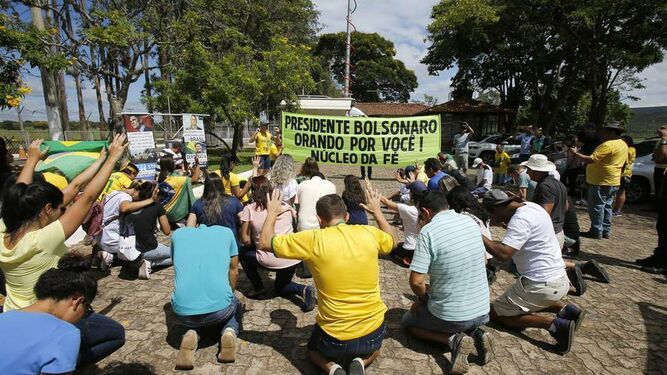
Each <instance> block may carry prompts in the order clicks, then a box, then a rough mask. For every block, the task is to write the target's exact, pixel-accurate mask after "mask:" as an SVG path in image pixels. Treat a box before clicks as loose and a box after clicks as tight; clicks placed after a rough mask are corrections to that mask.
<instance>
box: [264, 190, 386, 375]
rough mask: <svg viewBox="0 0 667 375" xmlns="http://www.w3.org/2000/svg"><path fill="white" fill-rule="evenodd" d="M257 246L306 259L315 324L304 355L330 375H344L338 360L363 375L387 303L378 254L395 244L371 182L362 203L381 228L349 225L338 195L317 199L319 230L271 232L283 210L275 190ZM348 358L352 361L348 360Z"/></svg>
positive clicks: (377, 344) (378, 344) (375, 347)
mask: <svg viewBox="0 0 667 375" xmlns="http://www.w3.org/2000/svg"><path fill="white" fill-rule="evenodd" d="M267 206H268V207H267V211H268V213H267V217H266V221H265V222H264V226H263V227H262V233H261V236H260V249H261V250H264V251H273V252H274V253H275V255H276V256H278V257H280V258H287V259H301V260H303V261H305V262H306V263H307V265H308V268H309V269H310V270H311V272H312V273H313V279H314V281H315V285H316V286H317V297H318V299H319V302H318V306H319V311H318V314H317V317H316V321H317V324H316V325H315V327H314V328H313V333H312V335H311V337H310V340H309V342H308V358H309V359H310V360H311V361H313V363H315V364H316V365H317V366H318V367H320V368H322V369H323V370H324V371H326V373H328V374H335V375H339V374H345V371H344V370H343V369H342V367H341V366H340V365H339V364H338V363H337V362H343V361H345V362H343V363H349V374H363V373H364V367H365V366H368V365H369V364H370V363H371V362H372V361H373V360H374V359H375V358H377V356H378V354H379V350H380V347H381V346H382V340H383V338H384V334H385V330H386V329H385V323H384V314H385V312H386V311H387V306H386V305H385V304H384V302H382V299H381V298H380V285H379V282H378V280H379V267H378V255H379V254H385V255H386V254H389V252H391V250H392V248H393V247H394V246H395V245H394V244H395V243H396V237H395V233H394V230H393V228H392V227H391V226H390V225H389V223H387V220H386V219H385V218H384V216H383V215H382V211H381V209H380V195H379V194H378V193H377V192H375V191H374V190H373V189H372V188H371V187H370V185H369V186H368V187H367V189H366V204H364V205H362V207H364V208H365V209H366V210H367V211H369V212H370V213H371V214H373V216H374V217H375V220H376V221H377V223H378V226H379V228H380V230H379V229H377V228H375V227H371V226H368V225H347V224H346V223H345V222H346V220H347V217H348V214H347V207H346V206H345V203H344V202H343V199H342V198H341V197H339V196H338V195H336V194H330V195H325V196H323V197H322V198H320V199H319V200H318V201H317V204H316V212H317V218H318V221H319V223H320V227H321V228H322V229H312V230H307V231H303V232H299V233H294V234H285V235H274V233H275V223H276V218H277V216H278V215H279V214H280V213H281V211H283V210H284V208H283V206H281V198H280V192H279V191H278V190H274V192H273V195H272V197H271V199H270V201H269V203H268V205H267ZM350 360H351V361H350Z"/></svg>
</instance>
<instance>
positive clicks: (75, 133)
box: [0, 124, 255, 154]
mask: <svg viewBox="0 0 667 375" xmlns="http://www.w3.org/2000/svg"><path fill="white" fill-rule="evenodd" d="M254 131H255V127H254V126H253V124H246V125H244V126H243V127H242V129H241V132H242V137H243V144H247V143H248V139H249V138H250V135H251V134H252V133H253V132H254ZM210 133H212V134H214V135H215V136H211V135H210V134H206V143H207V144H208V147H210V148H215V147H224V143H223V142H221V141H220V140H219V139H218V137H219V138H221V139H223V140H224V141H225V142H226V143H227V144H228V145H229V146H231V145H232V140H233V138H234V127H233V126H231V125H227V124H221V125H218V126H216V127H215V128H214V129H213V130H212V131H210ZM182 136H183V135H182V134H180V133H177V134H175V135H174V136H173V137H170V136H169V134H168V133H167V132H165V131H163V130H155V131H154V132H153V138H154V139H155V144H156V145H157V146H158V147H160V146H162V145H165V143H166V141H168V140H172V139H179V138H181V137H182ZM0 137H2V138H4V139H5V142H6V143H7V149H8V150H9V151H10V152H11V153H13V154H18V151H19V146H21V145H22V146H23V147H25V148H27V147H28V145H30V143H31V142H32V141H33V140H35V139H40V138H41V139H50V138H51V136H50V135H49V131H48V130H46V129H45V130H37V129H30V130H24V131H21V130H5V129H0ZM108 137H109V131H108V130H104V131H102V130H87V131H81V130H68V131H65V132H63V138H64V140H65V141H102V140H106V139H108Z"/></svg>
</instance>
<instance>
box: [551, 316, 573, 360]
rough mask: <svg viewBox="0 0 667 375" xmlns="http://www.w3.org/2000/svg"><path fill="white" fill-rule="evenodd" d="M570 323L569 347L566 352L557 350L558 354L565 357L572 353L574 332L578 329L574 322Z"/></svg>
mask: <svg viewBox="0 0 667 375" xmlns="http://www.w3.org/2000/svg"><path fill="white" fill-rule="evenodd" d="M570 323H571V324H568V327H567V329H568V331H569V335H567V347H566V348H565V350H559V349H556V352H558V354H561V355H565V354H567V353H569V352H570V349H572V344H573V343H574V331H575V328H576V324H575V323H574V322H573V321H570Z"/></svg>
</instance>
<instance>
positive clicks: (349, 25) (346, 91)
mask: <svg viewBox="0 0 667 375" xmlns="http://www.w3.org/2000/svg"><path fill="white" fill-rule="evenodd" d="M351 1H352V2H354V8H350V2H351ZM355 10H357V0H347V17H346V18H345V20H346V21H347V24H346V28H345V31H346V33H347V41H346V42H345V86H344V88H343V95H344V96H345V97H346V98H349V97H350V96H351V94H350V49H351V48H352V44H351V39H352V38H351V37H352V29H354V31H356V27H354V25H353V24H352V21H350V15H351V14H352V13H354V11H355Z"/></svg>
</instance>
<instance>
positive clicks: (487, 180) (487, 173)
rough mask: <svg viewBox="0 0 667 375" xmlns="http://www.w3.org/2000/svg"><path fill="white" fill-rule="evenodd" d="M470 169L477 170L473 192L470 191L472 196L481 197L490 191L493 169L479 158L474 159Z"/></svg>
mask: <svg viewBox="0 0 667 375" xmlns="http://www.w3.org/2000/svg"><path fill="white" fill-rule="evenodd" d="M472 167H473V168H479V170H478V171H477V179H476V186H475V190H473V191H472V195H474V196H475V197H481V196H482V195H483V194H484V193H486V192H487V191H489V190H491V186H492V185H491V184H492V183H493V169H492V168H491V166H489V165H488V164H486V163H485V162H484V160H482V159H481V158H476V159H475V160H474V161H473V162H472Z"/></svg>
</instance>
